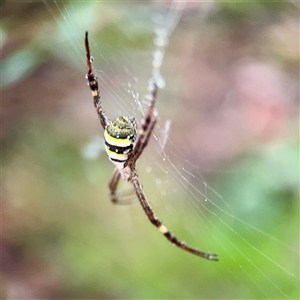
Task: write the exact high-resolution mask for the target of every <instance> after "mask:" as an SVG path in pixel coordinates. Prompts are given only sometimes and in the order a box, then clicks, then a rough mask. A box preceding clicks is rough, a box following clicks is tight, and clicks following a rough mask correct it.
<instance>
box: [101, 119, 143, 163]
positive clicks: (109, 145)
mask: <svg viewBox="0 0 300 300" xmlns="http://www.w3.org/2000/svg"><path fill="white" fill-rule="evenodd" d="M136 136H137V127H136V122H135V119H134V118H133V117H119V118H117V119H115V120H113V121H112V122H110V123H109V124H108V125H107V127H106V128H105V131H104V140H105V149H106V152H107V154H108V157H109V159H110V160H111V161H112V162H113V163H114V164H115V165H116V166H117V167H118V168H120V169H122V168H123V166H124V163H125V162H126V160H127V159H128V155H129V154H130V153H131V152H132V150H133V146H134V142H135V140H136Z"/></svg>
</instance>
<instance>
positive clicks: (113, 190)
mask: <svg viewBox="0 0 300 300" xmlns="http://www.w3.org/2000/svg"><path fill="white" fill-rule="evenodd" d="M120 178H121V173H120V171H119V169H118V168H115V170H114V172H113V175H112V177H111V179H110V182H109V185H108V186H109V196H110V200H111V202H112V203H113V204H119V205H131V204H133V201H132V196H133V195H132V194H133V191H132V190H130V191H122V192H118V191H117V187H118V183H119V181H120Z"/></svg>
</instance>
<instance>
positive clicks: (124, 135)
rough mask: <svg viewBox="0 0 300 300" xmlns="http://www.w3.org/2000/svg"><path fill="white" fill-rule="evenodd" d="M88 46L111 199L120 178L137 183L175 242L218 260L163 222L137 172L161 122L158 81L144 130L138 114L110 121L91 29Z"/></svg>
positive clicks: (90, 81) (145, 203) (115, 198)
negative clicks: (157, 104)
mask: <svg viewBox="0 0 300 300" xmlns="http://www.w3.org/2000/svg"><path fill="white" fill-rule="evenodd" d="M85 49H86V59H87V69H88V72H87V75H86V78H87V80H88V85H89V87H90V90H91V92H92V96H93V102H94V106H95V108H96V111H97V114H98V116H99V120H100V124H101V125H102V127H103V129H104V140H105V148H106V152H107V154H108V157H109V159H110V161H111V162H112V163H113V164H114V165H115V170H114V172H113V175H112V178H111V180H110V182H109V191H110V199H111V201H112V203H115V204H118V203H119V202H118V194H117V186H118V183H119V180H120V178H121V177H122V179H123V180H125V181H128V182H129V183H131V184H132V185H133V188H134V191H135V194H136V196H137V198H138V200H139V202H140V204H141V206H142V208H143V210H144V211H145V213H146V215H147V217H148V219H149V220H150V222H151V223H152V224H153V225H154V226H156V227H157V228H158V230H159V231H160V232H161V233H162V234H163V235H164V236H165V237H166V238H167V239H168V240H169V241H170V242H171V243H172V244H174V245H176V246H177V247H179V248H181V249H182V250H185V251H187V252H189V253H192V254H195V255H197V256H200V257H203V258H205V259H208V260H212V261H218V256H217V255H216V254H212V253H208V252H202V251H199V250H197V249H194V248H191V247H189V246H187V245H186V244H185V242H181V241H179V240H178V239H177V238H176V237H175V236H174V235H173V234H172V233H171V232H170V231H169V230H168V229H167V227H165V226H164V225H163V224H162V222H161V221H160V220H159V219H158V218H157V217H156V215H155V214H154V211H153V209H152V208H151V206H150V204H149V202H148V200H147V198H146V195H145V193H144V191H143V187H142V185H141V183H140V181H139V178H138V174H137V171H136V167H135V166H136V162H137V160H138V159H139V157H140V156H141V154H142V153H143V151H144V149H145V148H146V147H147V144H148V142H149V139H150V137H151V134H152V131H153V129H154V127H155V124H156V122H157V119H156V112H155V102H156V96H157V89H158V87H157V84H156V83H155V81H154V83H153V87H152V91H151V96H152V97H151V102H150V106H149V108H148V112H147V114H146V116H145V118H144V120H143V121H142V124H141V129H139V132H138V129H137V123H136V121H135V118H134V117H128V116H122V117H118V118H116V119H115V120H112V121H111V120H110V119H109V118H108V117H107V116H106V115H105V113H104V111H103V110H102V106H101V102H100V90H99V88H98V78H97V77H96V76H95V75H94V73H93V69H92V58H91V55H90V46H89V40H88V32H86V33H85Z"/></svg>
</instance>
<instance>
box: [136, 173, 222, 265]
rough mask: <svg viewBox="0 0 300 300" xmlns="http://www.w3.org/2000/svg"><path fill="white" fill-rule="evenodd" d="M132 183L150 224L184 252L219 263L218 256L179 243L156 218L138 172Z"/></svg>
mask: <svg viewBox="0 0 300 300" xmlns="http://www.w3.org/2000/svg"><path fill="white" fill-rule="evenodd" d="M130 181H131V182H132V184H133V186H134V189H135V191H136V195H137V197H138V199H139V201H140V203H141V205H142V207H143V209H144V211H145V213H146V215H147V217H148V219H149V220H150V222H151V223H152V224H153V225H154V226H156V227H157V228H158V230H159V231H160V232H161V233H162V234H163V235H164V236H165V237H166V238H167V239H168V241H170V242H171V243H172V244H174V245H176V246H177V247H179V248H181V249H182V250H185V251H187V252H189V253H192V254H195V255H197V256H200V257H202V258H205V259H208V260H212V261H218V260H219V259H218V256H217V254H212V253H209V252H202V251H199V250H197V249H193V248H191V247H189V246H187V245H186V244H185V243H184V242H181V241H179V240H178V239H177V238H176V237H175V236H174V235H173V234H172V233H171V232H170V231H169V230H168V229H167V227H165V226H164V225H163V224H162V222H161V221H160V220H159V219H158V218H157V217H156V216H155V214H154V211H153V210H152V208H151V206H150V204H149V202H148V200H147V199H146V196H145V194H144V191H143V188H142V186H141V184H140V182H139V180H138V175H137V173H136V171H133V175H132V177H131V178H130Z"/></svg>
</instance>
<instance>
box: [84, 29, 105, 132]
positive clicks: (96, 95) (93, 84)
mask: <svg viewBox="0 0 300 300" xmlns="http://www.w3.org/2000/svg"><path fill="white" fill-rule="evenodd" d="M85 50H86V62H87V68H88V72H87V75H86V78H87V80H88V85H89V87H90V89H91V92H92V96H93V100H94V106H95V108H96V111H97V114H98V116H99V119H100V123H101V125H102V127H103V129H105V127H106V126H107V125H108V123H109V122H110V120H109V118H108V117H106V115H105V114H104V111H103V110H102V107H101V102H100V90H99V88H98V78H97V77H96V76H95V75H94V74H93V69H92V60H91V54H90V45H89V39H88V32H87V31H86V32H85Z"/></svg>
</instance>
